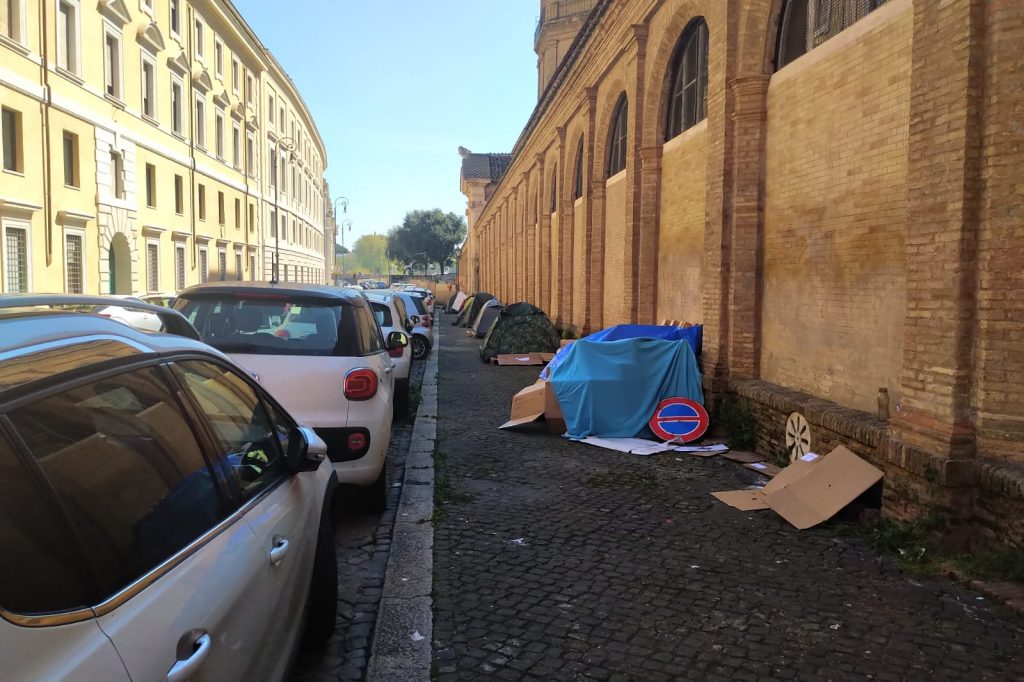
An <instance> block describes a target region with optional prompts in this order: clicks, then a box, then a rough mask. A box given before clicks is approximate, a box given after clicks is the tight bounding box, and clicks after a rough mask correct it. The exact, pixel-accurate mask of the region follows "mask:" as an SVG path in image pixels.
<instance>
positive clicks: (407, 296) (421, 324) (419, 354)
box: [395, 291, 434, 360]
mask: <svg viewBox="0 0 1024 682" xmlns="http://www.w3.org/2000/svg"><path fill="white" fill-rule="evenodd" d="M395 295H396V296H399V297H401V299H402V300H403V301H404V302H405V307H406V309H407V310H408V311H409V323H410V325H411V326H412V329H411V330H410V334H411V335H412V356H413V357H414V358H415V359H417V360H422V359H423V358H425V357H427V356H428V355H430V349H431V348H433V347H434V325H433V321H432V320H431V317H430V313H429V312H427V307H426V306H425V305H424V303H423V297H422V296H419V295H417V294H413V293H409V292H408V291H396V292H395Z"/></svg>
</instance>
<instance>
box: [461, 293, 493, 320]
mask: <svg viewBox="0 0 1024 682" xmlns="http://www.w3.org/2000/svg"><path fill="white" fill-rule="evenodd" d="M492 298H494V296H492V295H491V294H488V293H486V292H483V291H481V292H480V293H478V294H473V295H472V296H470V298H469V300H468V301H466V304H465V305H464V306H462V313H461V314H460V315H459V319H457V320H455V323H454V324H455V325H458V326H460V327H469V326H470V325H472V324H473V322H474V321H475V320H476V316H477V315H479V314H480V309H481V308H483V305H484V303H487V302H488V301H490V300H491V299H492ZM453 326H454V325H453Z"/></svg>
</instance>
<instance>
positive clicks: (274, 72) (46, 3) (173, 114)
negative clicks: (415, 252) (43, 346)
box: [0, 0, 333, 294]
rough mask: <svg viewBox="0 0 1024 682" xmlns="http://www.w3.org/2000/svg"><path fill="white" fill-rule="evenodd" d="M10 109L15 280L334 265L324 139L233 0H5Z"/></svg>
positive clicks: (6, 273)
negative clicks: (328, 231)
mask: <svg viewBox="0 0 1024 682" xmlns="http://www.w3.org/2000/svg"><path fill="white" fill-rule="evenodd" d="M0 109H2V112H0V113H2V121H0V123H2V128H0V131H2V140H3V166H2V169H0V236H2V248H0V272H2V278H0V291H2V292H3V293H17V292H26V291H35V292H68V293H102V294H107V293H118V294H143V293H147V292H174V291H179V290H181V289H182V288H184V287H186V286H189V285H193V284H196V283H200V282H205V281H208V280H229V279H230V280H234V279H246V280H250V279H251V280H267V279H271V278H273V277H274V276H275V275H276V276H277V277H278V278H279V279H280V280H287V281H302V282H326V281H327V280H328V278H329V276H330V269H329V267H330V265H329V263H330V260H329V259H330V257H331V256H333V243H332V242H333V238H331V237H330V236H329V235H327V237H326V238H325V223H326V221H325V217H326V214H327V212H328V203H329V202H328V200H327V199H326V198H325V197H324V191H325V188H326V184H325V183H324V180H323V172H324V169H325V168H326V166H327V154H326V150H325V148H324V144H323V141H322V139H321V138H320V135H319V132H318V131H317V128H316V124H315V122H314V121H313V118H312V115H311V114H310V112H309V110H308V108H307V107H306V106H305V104H304V102H303V100H302V97H301V95H300V94H299V92H298V91H297V90H296V88H295V86H294V85H293V84H292V82H291V80H290V79H289V78H288V76H287V74H285V72H284V70H283V69H282V68H281V66H280V65H279V64H278V63H277V61H276V60H275V59H274V58H273V56H272V55H271V54H270V53H269V52H268V51H267V50H266V49H265V48H264V47H263V45H262V44H261V43H260V41H259V39H258V38H257V36H256V35H255V33H253V31H252V29H251V28H250V27H249V26H248V25H247V24H246V23H245V21H244V19H243V18H242V17H241V15H240V14H239V13H238V11H237V10H236V9H235V8H234V7H233V6H232V5H231V3H230V2H225V1H223V0H209V1H206V0H193V1H192V2H185V1H184V0H89V2H82V1H80V0H7V1H6V2H5V3H3V4H0ZM275 189H276V190H277V191H276V196H275ZM275 266H276V267H275Z"/></svg>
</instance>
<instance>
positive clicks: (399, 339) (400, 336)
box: [385, 332, 409, 350]
mask: <svg viewBox="0 0 1024 682" xmlns="http://www.w3.org/2000/svg"><path fill="white" fill-rule="evenodd" d="M385 345H386V347H387V349H388V350H397V349H399V348H405V347H406V346H408V345H409V337H408V336H406V335H405V334H404V333H402V332H391V333H389V334H388V339H387V343H386V344H385Z"/></svg>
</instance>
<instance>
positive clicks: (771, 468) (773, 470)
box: [743, 462, 782, 478]
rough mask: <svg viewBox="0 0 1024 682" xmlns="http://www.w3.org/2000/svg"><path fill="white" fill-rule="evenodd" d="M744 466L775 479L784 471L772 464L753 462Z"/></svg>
mask: <svg viewBox="0 0 1024 682" xmlns="http://www.w3.org/2000/svg"><path fill="white" fill-rule="evenodd" d="M743 466H745V467H746V468H748V469H751V470H753V471H756V472H757V473H759V474H764V475H765V476H767V477H768V478H775V477H776V476H777V475H778V474H779V473H780V472H781V471H782V469H780V468H779V467H777V466H775V465H774V464H772V463H771V462H751V463H750V464H744V465H743Z"/></svg>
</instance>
